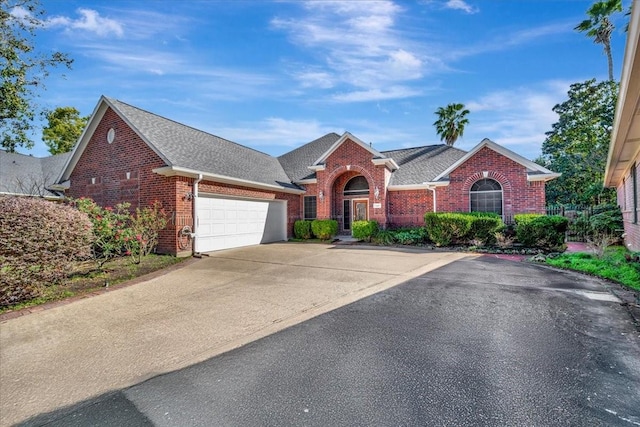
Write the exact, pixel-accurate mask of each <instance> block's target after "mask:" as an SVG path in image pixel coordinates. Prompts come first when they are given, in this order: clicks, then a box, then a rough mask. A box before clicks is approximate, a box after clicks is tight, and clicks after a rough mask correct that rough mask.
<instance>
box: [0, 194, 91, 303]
mask: <svg viewBox="0 0 640 427" xmlns="http://www.w3.org/2000/svg"><path fill="white" fill-rule="evenodd" d="M92 238H93V235H92V232H91V222H90V221H89V218H88V217H87V215H86V214H84V213H82V212H79V211H77V210H76V209H73V208H72V207H70V206H66V205H64V204H59V203H53V202H49V201H46V200H44V199H39V198H26V197H0V306H8V305H15V304H17V303H20V302H23V301H27V300H30V299H33V298H36V297H38V296H40V295H42V292H43V290H44V289H45V287H46V286H48V285H52V284H56V283H59V282H60V281H61V280H63V279H64V278H66V277H67V275H68V273H69V272H70V271H71V265H72V263H73V262H74V261H76V260H79V259H87V258H89V256H90V253H91V242H92Z"/></svg>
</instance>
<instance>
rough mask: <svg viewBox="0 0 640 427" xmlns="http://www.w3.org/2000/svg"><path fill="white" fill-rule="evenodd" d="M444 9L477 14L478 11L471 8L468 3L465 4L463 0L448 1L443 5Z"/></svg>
mask: <svg viewBox="0 0 640 427" xmlns="http://www.w3.org/2000/svg"><path fill="white" fill-rule="evenodd" d="M445 7H446V8H447V9H455V10H462V11H464V12H466V13H470V14H471V13H477V12H478V9H477V8H475V7H473V6H471V5H470V4H469V3H467V2H466V1H464V0H448V1H447V2H446V3H445Z"/></svg>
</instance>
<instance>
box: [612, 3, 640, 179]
mask: <svg viewBox="0 0 640 427" xmlns="http://www.w3.org/2000/svg"><path fill="white" fill-rule="evenodd" d="M632 3H633V4H632V10H631V16H630V17H629V29H628V31H627V44H626V46H625V51H624V60H623V63H622V76H621V78H620V92H619V93H618V102H617V104H616V114H615V116H614V119H613V129H612V131H611V140H610V142H609V152H608V154H607V166H606V168H605V172H604V185H605V187H617V186H618V184H619V183H620V182H621V181H622V178H623V177H625V176H627V175H628V174H629V172H630V170H631V167H632V165H633V159H636V158H637V157H638V155H640V142H639V141H638V140H633V139H630V138H629V132H630V130H631V128H632V127H633V124H634V122H637V121H639V120H640V116H639V114H640V113H639V112H638V108H639V105H638V104H640V96H639V94H640V55H638V43H639V40H638V39H639V38H640V3H639V2H637V1H633V2H632ZM634 145H635V147H634ZM625 147H626V148H627V150H626V151H627V152H626V153H624V155H623V152H624V151H625ZM623 163H626V165H624V166H622V165H621V164H623ZM621 166H622V167H621Z"/></svg>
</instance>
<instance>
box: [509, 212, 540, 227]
mask: <svg viewBox="0 0 640 427" xmlns="http://www.w3.org/2000/svg"><path fill="white" fill-rule="evenodd" d="M541 216H544V215H542V214H533V213H525V214H515V215H514V216H513V220H514V221H515V222H516V225H520V224H526V223H528V222H531V221H533V220H534V219H536V218H540V217H541Z"/></svg>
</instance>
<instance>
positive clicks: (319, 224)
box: [311, 219, 338, 240]
mask: <svg viewBox="0 0 640 427" xmlns="http://www.w3.org/2000/svg"><path fill="white" fill-rule="evenodd" d="M311 231H312V232H313V235H314V236H316V237H317V238H318V239H320V240H330V239H331V238H333V237H334V236H335V235H336V234H338V221H336V220H335V219H314V220H313V221H311Z"/></svg>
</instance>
